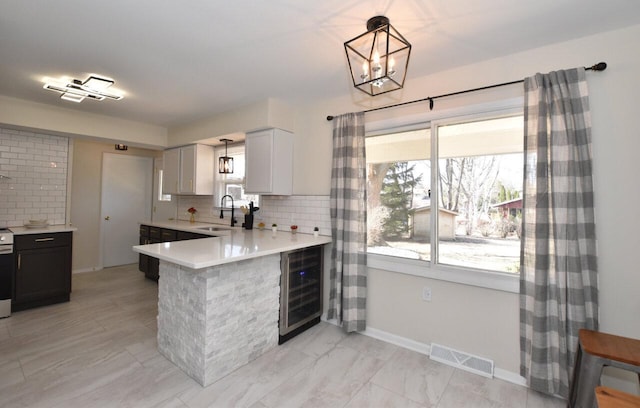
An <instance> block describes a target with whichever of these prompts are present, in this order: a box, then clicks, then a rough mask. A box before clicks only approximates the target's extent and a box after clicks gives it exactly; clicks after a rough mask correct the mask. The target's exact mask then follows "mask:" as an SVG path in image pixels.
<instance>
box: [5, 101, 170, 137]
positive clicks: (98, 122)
mask: <svg viewBox="0 0 640 408" xmlns="http://www.w3.org/2000/svg"><path fill="white" fill-rule="evenodd" d="M0 124H6V125H9V126H17V127H19V128H21V129H29V130H34V131H44V133H57V134H60V135H62V136H80V137H83V138H90V139H95V140H102V141H113V142H116V143H123V142H124V143H128V144H130V145H135V146H139V147H147V148H152V149H153V148H156V149H164V148H165V147H166V146H167V130H166V129H165V128H163V127H160V126H155V125H149V124H146V123H141V122H134V121H131V120H125V119H119V118H113V117H109V116H104V115H97V114H93V113H86V112H79V111H75V110H73V109H67V108H60V107H58V106H52V105H45V104H41V103H35V102H30V101H24V100H21V99H16V98H10V97H7V96H2V95H0Z"/></svg>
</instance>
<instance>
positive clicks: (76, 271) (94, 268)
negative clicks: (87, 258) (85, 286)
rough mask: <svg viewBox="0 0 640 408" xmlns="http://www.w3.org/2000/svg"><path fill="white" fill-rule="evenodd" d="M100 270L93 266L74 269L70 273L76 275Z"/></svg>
mask: <svg viewBox="0 0 640 408" xmlns="http://www.w3.org/2000/svg"><path fill="white" fill-rule="evenodd" d="M100 270H102V268H100V267H97V266H94V267H92V268H81V269H74V270H73V271H71V273H72V274H76V273H86V272H95V271H100Z"/></svg>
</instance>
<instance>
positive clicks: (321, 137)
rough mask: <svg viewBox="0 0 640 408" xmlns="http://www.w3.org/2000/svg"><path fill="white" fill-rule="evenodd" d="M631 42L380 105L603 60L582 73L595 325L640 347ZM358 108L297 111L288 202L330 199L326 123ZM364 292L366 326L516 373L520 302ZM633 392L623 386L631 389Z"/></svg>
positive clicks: (560, 48) (449, 80)
mask: <svg viewBox="0 0 640 408" xmlns="http://www.w3.org/2000/svg"><path fill="white" fill-rule="evenodd" d="M638 38H640V26H635V27H631V28H628V29H623V30H618V31H613V32H609V33H605V34H602V35H597V36H592V37H587V38H582V39H578V40H574V41H570V42H565V43H560V44H556V45H553V46H548V47H543V48H539V49H534V50H529V51H526V52H521V53H518V54H514V55H510V56H507V57H504V58H499V59H494V60H490V61H486V62H483V63H479V64H474V65H471V66H465V67H460V68H457V69H453V70H450V71H446V72H441V73H438V74H434V75H431V76H427V77H423V78H419V79H413V80H411V81H408V82H407V84H406V85H405V87H406V89H404V90H402V91H399V92H398V93H392V94H395V95H393V96H392V97H389V98H387V99H385V100H383V102H381V103H380V104H381V105H385V104H390V103H397V102H401V101H408V100H414V99H420V98H424V97H426V96H430V95H431V96H433V95H439V94H444V93H448V92H453V91H458V90H464V89H468V88H475V87H480V86H484V85H490V84H494V83H501V82H507V81H511V80H515V79H520V78H524V77H526V76H530V75H533V74H534V73H536V72H549V71H553V70H557V69H563V68H572V67H575V66H584V65H591V64H595V63H596V62H599V61H606V62H607V63H608V64H609V68H607V70H606V71H604V72H588V73H587V78H588V83H589V88H590V100H591V109H592V121H593V156H594V172H595V200H596V218H597V228H596V232H597V237H598V250H599V271H600V289H601V290H600V295H601V298H600V304H601V308H600V323H601V330H602V331H606V332H610V333H615V334H619V335H623V336H628V337H634V338H640V319H639V318H638V313H639V312H640V296H638V288H640V273H638V268H637V260H636V259H635V252H636V251H637V248H638V244H639V243H640V240H639V239H638V232H639V231H640V218H638V217H637V216H636V215H635V213H634V210H633V209H634V206H635V203H638V202H640V190H639V189H638V188H637V185H638V182H637V174H638V173H639V172H640V169H639V163H640V161H639V160H638V158H637V156H638V154H639V153H640V137H638V131H637V128H638V125H637V122H638V121H637V117H638V108H637V96H638V95H637V93H638V91H639V90H640V79H638V72H640V55H638V53H636V52H633V50H634V49H636V48H637V39H638ZM410 69H411V67H409V70H410ZM518 95H520V96H521V95H522V90H521V86H515V87H514V86H511V87H506V88H498V89H497V90H492V91H485V92H481V93H478V94H476V95H468V96H464V97H455V98H450V99H448V100H437V101H436V104H435V109H434V111H437V110H439V109H440V110H442V109H447V108H455V106H456V105H458V106H460V105H464V104H468V103H475V102H478V101H481V100H483V99H485V100H486V99H492V98H511V97H514V96H518ZM391 98H395V99H391ZM369 99H372V98H369ZM362 101H363V99H362V97H361V96H360V95H357V94H355V93H354V92H352V93H351V95H349V96H345V97H343V98H338V99H333V100H324V101H320V102H315V103H313V104H308V105H307V106H306V107H303V108H299V110H298V111H297V116H296V123H295V128H294V132H295V134H296V138H297V139H296V140H297V141H298V142H297V143H296V146H295V156H296V161H295V162H294V166H295V167H294V170H295V171H294V174H295V176H294V193H295V194H309V195H311V194H328V193H329V187H330V172H331V170H330V166H331V123H330V122H327V121H326V120H325V117H326V115H328V114H340V113H345V112H350V111H358V110H362V109H366V108H368V107H369V106H367V104H366V103H363V102H362ZM419 105H421V106H419ZM427 109H428V108H427V107H426V105H425V104H418V105H413V106H411V107H409V108H397V109H390V110H385V111H380V112H377V113H375V114H367V117H366V118H367V126H369V124H370V123H373V122H376V121H379V120H387V119H389V118H393V117H401V116H402V115H405V114H411V113H416V112H419V111H423V112H424V111H426V110H427ZM422 286H431V287H432V290H433V299H434V300H433V301H432V302H431V303H425V302H423V301H421V300H420V291H421V288H422ZM368 293H369V297H368V305H369V310H368V323H369V325H370V326H371V327H374V328H376V329H380V330H384V331H388V332H391V333H394V334H398V335H400V336H405V337H408V338H410V339H413V340H416V341H419V342H424V343H430V342H431V341H437V342H441V343H444V344H448V345H450V346H452V347H454V348H459V349H461V350H466V351H469V352H472V353H474V354H478V355H482V356H485V357H488V358H492V359H494V360H495V362H496V365H497V366H498V367H500V368H502V369H506V370H509V371H512V372H515V373H517V372H518V371H519V351H518V347H519V346H518V324H519V323H518V311H517V308H518V295H516V294H511V293H504V292H497V291H492V290H487V289H481V288H475V287H470V286H464V285H460V284H452V283H446V282H438V281H433V280H429V279H426V278H419V277H413V276H405V275H401V274H397V273H392V272H385V271H379V270H372V271H370V280H369V291H368ZM636 382H637V381H636ZM633 384H635V383H633V382H629V383H626V386H628V387H629V388H635V387H636V386H635V385H633Z"/></svg>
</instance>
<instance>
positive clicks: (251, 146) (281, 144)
mask: <svg viewBox="0 0 640 408" xmlns="http://www.w3.org/2000/svg"><path fill="white" fill-rule="evenodd" d="M245 155H246V157H245V176H246V179H245V191H246V192H247V193H251V194H276V195H291V193H292V186H293V134H291V133H289V132H286V131H284V130H281V129H267V130H261V131H258V132H251V133H247V136H246V139H245Z"/></svg>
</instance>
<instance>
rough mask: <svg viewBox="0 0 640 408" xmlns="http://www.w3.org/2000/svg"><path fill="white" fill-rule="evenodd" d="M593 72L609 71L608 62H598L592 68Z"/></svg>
mask: <svg viewBox="0 0 640 408" xmlns="http://www.w3.org/2000/svg"><path fill="white" fill-rule="evenodd" d="M591 69H592V70H594V71H604V70H605V69H607V63H606V62H598V63H597V64H596V65H593V66H592V67H591Z"/></svg>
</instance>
